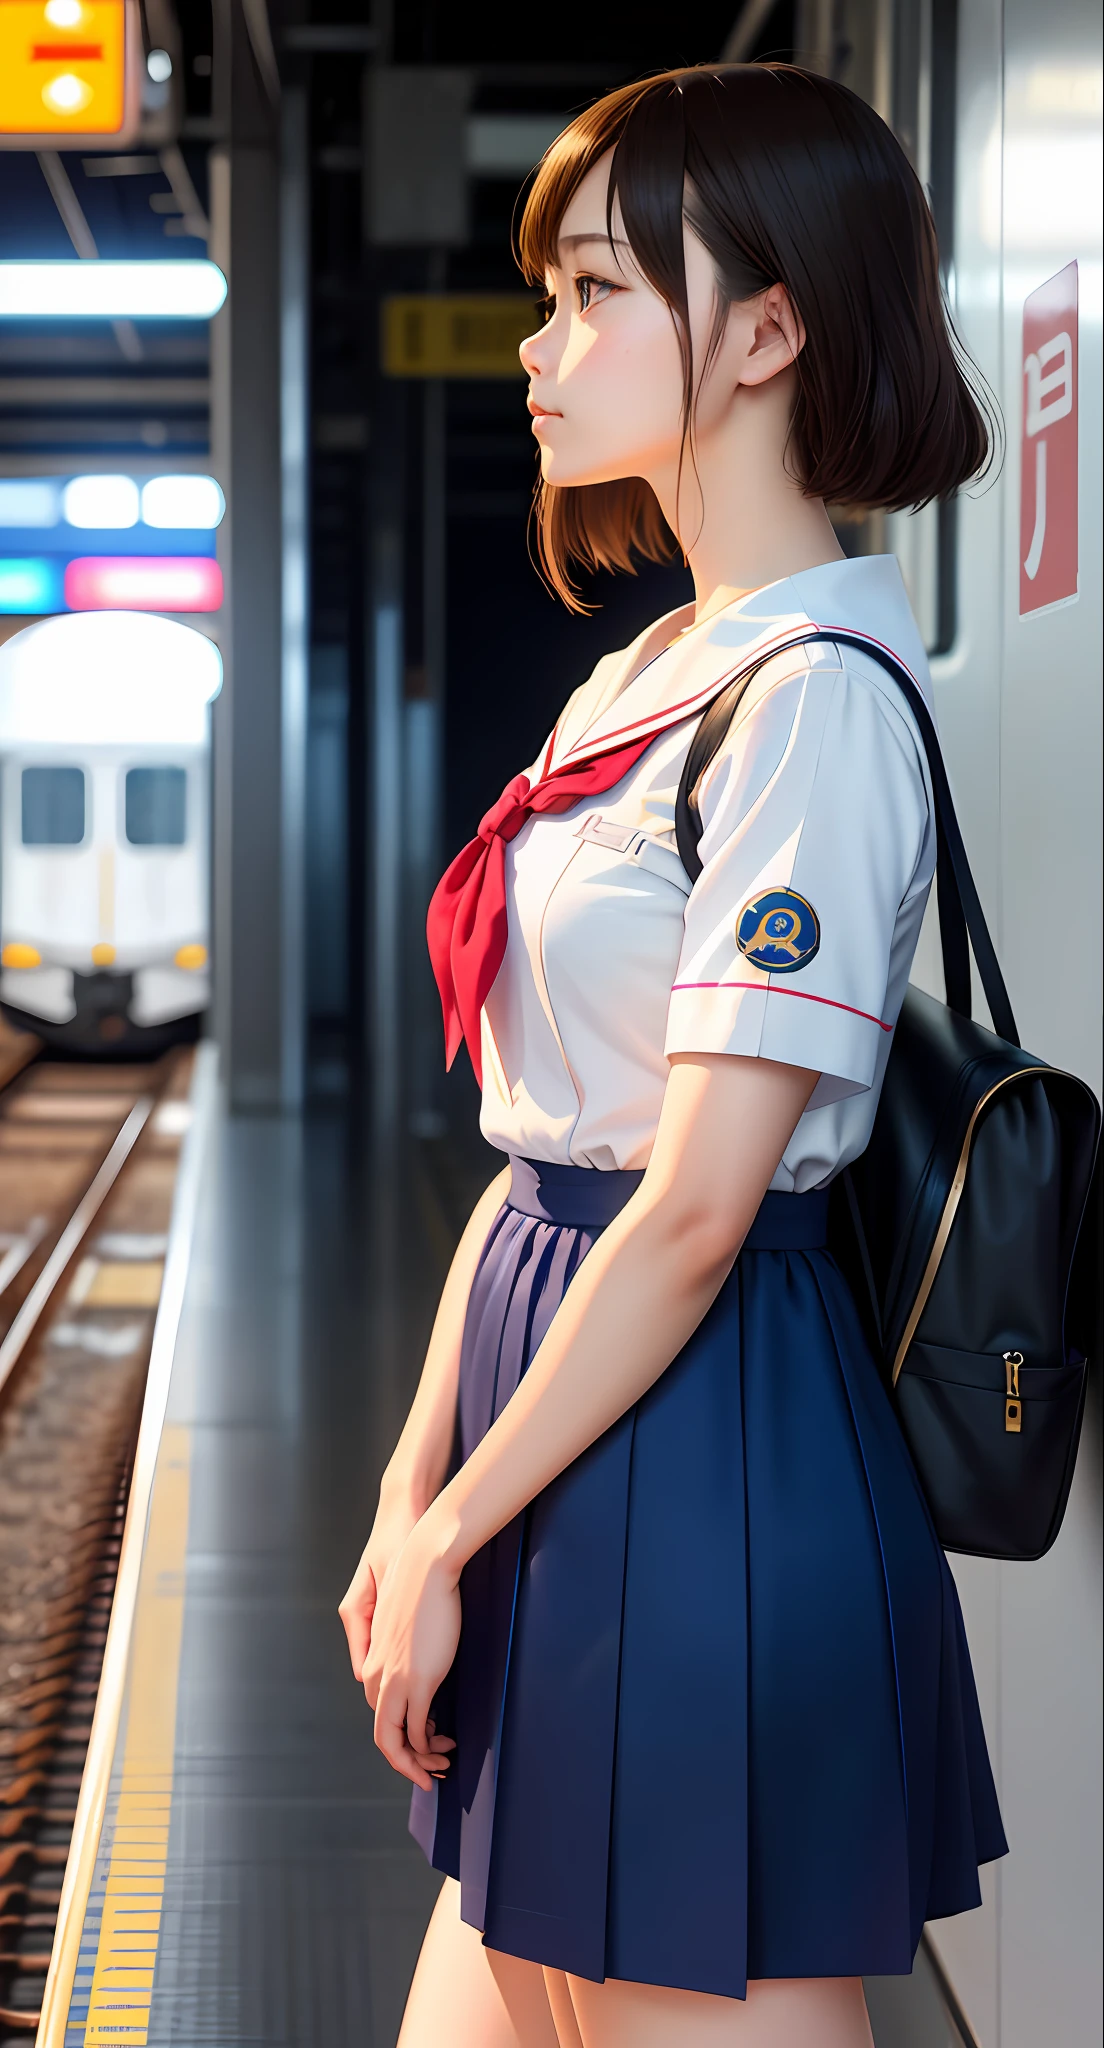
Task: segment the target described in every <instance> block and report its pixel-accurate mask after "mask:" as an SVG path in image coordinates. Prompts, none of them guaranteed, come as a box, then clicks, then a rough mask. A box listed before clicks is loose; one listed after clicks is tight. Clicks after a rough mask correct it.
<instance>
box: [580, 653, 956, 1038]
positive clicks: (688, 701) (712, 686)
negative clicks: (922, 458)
mask: <svg viewBox="0 0 1104 2048" xmlns="http://www.w3.org/2000/svg"><path fill="white" fill-rule="evenodd" d="M831 631H832V628H831V626H818V625H817V624H816V622H815V620H812V619H810V621H809V628H808V631H807V632H804V633H801V634H799V635H797V636H796V637H795V636H794V635H791V634H790V633H779V634H776V635H775V638H774V640H773V641H771V640H765V641H764V642H763V643H762V645H761V646H759V647H756V648H754V649H751V648H748V649H747V650H746V651H745V660H742V661H737V662H735V663H734V664H733V666H732V667H731V668H730V669H729V670H728V671H727V673H726V674H725V675H722V676H721V678H720V680H719V681H716V680H714V681H713V682H710V683H707V684H703V686H702V688H701V689H700V690H695V691H694V694H693V696H691V697H684V698H682V700H681V702H680V703H678V704H672V705H668V706H665V707H664V708H663V709H662V710H661V711H652V712H650V713H649V714H648V715H647V716H646V717H643V718H633V719H630V720H629V723H628V724H627V725H619V726H615V727H614V729H613V731H612V732H607V733H603V735H602V738H601V740H600V741H599V742H598V745H597V746H596V747H595V748H594V756H595V759H597V758H598V757H599V756H600V755H601V754H603V753H607V752H608V751H609V750H610V747H611V745H612V744H613V743H614V742H616V741H617V740H619V739H621V738H623V737H624V735H625V734H626V733H631V732H634V731H635V730H636V728H637V727H638V726H648V725H651V724H653V723H655V724H656V736H657V738H658V736H659V734H660V733H661V732H664V731H666V729H667V727H668V726H669V725H677V724H678V722H679V719H680V718H684V717H689V715H690V712H691V711H692V710H693V709H694V707H695V705H696V704H697V703H698V702H699V701H700V699H701V698H703V697H713V696H715V695H716V693H717V692H718V690H723V688H724V686H725V683H726V682H728V681H729V680H730V679H731V678H732V677H733V676H736V675H739V673H740V670H741V669H742V668H743V667H744V666H745V661H746V659H750V660H752V661H758V660H759V659H760V657H763V658H765V657H766V656H767V655H769V654H770V652H771V650H772V648H774V647H779V648H787V649H792V651H793V652H794V653H795V654H796V652H797V650H798V648H799V647H804V646H805V645H806V643H807V642H808V640H810V639H811V637H812V635H813V634H814V633H830V632H831ZM838 631H839V632H841V633H848V632H850V631H851V628H850V627H849V626H840V627H839V628H838ZM855 637H856V639H862V640H869V642H870V645H871V646H872V647H880V648H881V649H882V651H883V653H884V654H890V655H892V656H893V659H894V661H901V657H900V655H899V654H897V653H896V652H895V650H894V649H893V648H892V647H890V646H888V645H887V644H886V642H885V641H884V640H878V639H876V638H875V636H874V634H873V633H861V634H856V635H855ZM670 644H671V646H674V645H676V644H677V643H676V642H674V641H672V642H671V643H670ZM820 644H823V643H820ZM661 652H662V653H664V654H666V653H667V652H668V649H667V648H663V649H662V650H661ZM659 658H660V656H659V655H653V656H652V661H658V660H659ZM651 666H652V662H646V663H645V667H644V668H642V669H641V670H640V675H641V676H642V675H643V674H644V673H645V670H646V669H649V668H651ZM901 667H902V668H903V669H905V670H906V671H907V673H908V674H909V675H910V676H912V670H911V669H910V668H909V666H908V663H907V662H905V661H901ZM639 680H640V676H634V677H633V681H632V683H630V684H629V685H628V688H629V689H630V690H631V689H632V687H633V684H635V683H636V682H638V681H639ZM912 680H913V682H916V677H915V676H912ZM917 687H918V688H919V685H917ZM656 721H658V723H656ZM580 749H586V734H585V733H584V734H583V736H582V738H581V739H578V740H576V741H575V743H574V745H573V746H570V747H569V748H568V750H567V752H566V754H565V755H564V762H565V763H566V762H568V761H570V759H571V757H572V755H573V754H574V753H576V752H578V751H579V750H580ZM860 1014H862V1013H861V1012H860Z"/></svg>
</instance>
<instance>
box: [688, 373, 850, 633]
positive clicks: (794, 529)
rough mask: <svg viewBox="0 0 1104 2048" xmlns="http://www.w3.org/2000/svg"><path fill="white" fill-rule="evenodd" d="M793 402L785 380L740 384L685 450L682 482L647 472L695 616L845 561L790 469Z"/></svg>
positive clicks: (823, 515) (816, 503) (820, 511)
mask: <svg viewBox="0 0 1104 2048" xmlns="http://www.w3.org/2000/svg"><path fill="white" fill-rule="evenodd" d="M775 387H777V388H775ZM792 406H793V392H792V389H791V388H790V379H789V378H788V377H781V376H780V377H775V378H772V379H771V382H770V383H769V384H767V385H761V386H759V387H757V388H755V389H747V388H745V387H740V389H739V390H738V391H737V393H736V397H735V401H734V403H733V404H732V406H731V407H730V409H729V411H728V413H727V415H726V417H725V419H724V421H723V422H722V423H721V424H720V425H719V426H717V427H716V428H715V429H714V430H713V431H711V432H708V433H706V434H703V435H701V436H699V437H698V439H697V440H696V444H695V447H694V451H693V458H694V459H693V461H691V460H690V455H689V450H688V451H687V457H686V460H685V461H684V463H683V473H682V480H681V489H680V488H679V480H678V475H677V470H672V471H670V472H668V473H664V474H661V475H656V476H652V477H649V478H648V482H649V483H650V484H651V485H652V488H653V490H654V491H655V494H656V496H657V498H658V499H659V502H660V505H661V506H662V509H663V514H664V517H665V519H666V520H667V522H668V524H669V525H670V526H671V528H672V530H673V531H674V532H675V533H677V534H679V536H680V538H681V539H682V543H683V546H684V548H685V550H686V555H687V559H688V561H689V563H690V569H691V573H692V575H693V578H694V593H695V600H696V602H695V618H696V619H703V618H706V617H708V616H709V615H711V614H712V613H713V612H716V611H720V610H721V609H722V608H723V607H724V606H725V605H726V604H733V603H734V602H735V601H736V599H737V598H740V597H746V596H747V594H748V592H749V591H752V590H761V589H762V588H763V587H764V585H765V584H768V583H777V582H780V581H781V580H782V578H784V577H786V576H796V575H797V574H799V572H800V571H801V570H802V569H815V568H817V567H818V566H819V565H820V564H821V563H822V562H838V561H842V560H843V549H842V548H841V547H840V544H839V542H838V540H837V539H836V536H835V532H834V531H833V528H832V523H831V520H830V519H829V517H828V514H827V512H826V511H825V509H824V505H823V503H822V502H821V500H820V499H819V498H807V497H806V496H805V495H804V493H803V491H802V489H801V486H800V485H799V484H797V483H795V482H794V480H793V478H792V477H791V476H789V475H788V474H787V470H786V464H785V452H786V440H787V436H788V432H789V422H790V417H791V412H792Z"/></svg>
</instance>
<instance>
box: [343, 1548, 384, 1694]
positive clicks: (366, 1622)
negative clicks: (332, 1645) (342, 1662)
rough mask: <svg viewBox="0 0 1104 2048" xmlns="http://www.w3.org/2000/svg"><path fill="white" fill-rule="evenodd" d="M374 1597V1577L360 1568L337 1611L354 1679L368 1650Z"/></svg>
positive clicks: (373, 1612)
mask: <svg viewBox="0 0 1104 2048" xmlns="http://www.w3.org/2000/svg"><path fill="white" fill-rule="evenodd" d="M362 1572H363V1577H362V1575H361V1574H362ZM358 1580H360V1583H359V1585H358V1583H357V1581H358ZM376 1597H377V1595H376V1579H375V1574H374V1572H373V1571H372V1569H371V1567H370V1566H368V1567H363V1566H362V1568H361V1571H358V1573H357V1576H356V1578H355V1579H354V1580H353V1583H352V1585H351V1586H350V1587H349V1590H348V1592H347V1593H346V1595H345V1598H344V1600H343V1601H342V1602H341V1605H340V1607H339V1608H338V1610H337V1611H338V1614H339V1615H340V1617H341V1624H342V1627H343V1628H344V1630H345V1640H346V1642H347V1643H348V1645H349V1662H350V1664H351V1665H352V1667H353V1677H354V1678H357V1679H359V1678H360V1676H361V1672H362V1671H363V1668H364V1661H365V1659H366V1657H367V1655H368V1651H369V1649H370V1647H371V1642H372V1617H373V1615H374V1614H375V1611H376Z"/></svg>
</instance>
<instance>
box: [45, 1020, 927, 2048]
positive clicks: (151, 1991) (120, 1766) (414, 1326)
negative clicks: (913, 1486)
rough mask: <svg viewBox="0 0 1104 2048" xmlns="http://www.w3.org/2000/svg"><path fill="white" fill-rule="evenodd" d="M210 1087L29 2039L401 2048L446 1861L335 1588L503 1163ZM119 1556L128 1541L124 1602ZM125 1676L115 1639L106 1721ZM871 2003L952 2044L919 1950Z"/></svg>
mask: <svg viewBox="0 0 1104 2048" xmlns="http://www.w3.org/2000/svg"><path fill="white" fill-rule="evenodd" d="M192 1103H193V1122H192V1127H191V1129H190V1131H189V1133H188V1137H187V1140H186V1146H185V1153H184V1158H183V1161H182V1164H181V1167H180V1172H179V1176H178V1182H177V1189H176V1197H175V1208H174V1216H173V1224H172V1230H171V1232H170V1243H169V1249H168V1256H167V1261H166V1269H165V1285H164V1288H163V1292H162V1308H161V1311H160V1312H159V1332H160V1336H161V1339H162V1340H163V1342H162V1344H161V1348H160V1350H159V1343H158V1338H157V1337H155V1340H154V1350H153V1356H152V1358H151V1365H150V1375H149V1389H148V1393H147V1410H146V1421H145V1424H144V1428H146V1429H147V1436H146V1440H145V1442H144V1443H143V1442H142V1441H140V1443H139V1449H138V1454H137V1460H136V1465H135V1473H134V1480H133V1486H132V1492H133V1494H134V1495H135V1496H138V1495H140V1493H141V1489H142V1487H143V1485H144V1483H145V1482H144V1477H143V1472H144V1466H143V1460H144V1459H147V1460H149V1461H150V1463H149V1469H150V1472H151V1473H152V1484H151V1486H150V1488H149V1496H150V1497H149V1507H148V1516H147V1518H146V1522H145V1526H144V1530H139V1531H138V1532H137V1535H136V1538H135V1541H136V1543H137V1545H138V1548H139V1550H140V1556H138V1557H137V1558H136V1560H135V1570H136V1572H137V1578H136V1584H135V1591H134V1599H133V1605H132V1619H131V1624H130V1627H129V1631H128V1638H127V1642H126V1643H125V1645H123V1649H124V1650H125V1660H124V1663H125V1668H124V1664H118V1663H117V1673H118V1675H119V1677H120V1680H121V1697H120V1700H119V1701H118V1702H117V1723H118V1726H117V1734H116V1735H115V1737H114V1739H113V1741H112V1744H111V1751H110V1755H109V1756H107V1757H106V1758H103V1759H101V1760H100V1763H99V1765H98V1764H97V1738H96V1734H95V1732H94V1733H93V1740H92V1745H91V1748H90V1751H89V1762H88V1765H87V1767H86V1771H85V1782H84V1786H83V1788H82V1795H81V1797H82V1805H83V1806H85V1807H86V1809H87V1813H86V1818H87V1819H89V1824H90V1826H91V1832H92V1833H93V1834H94V1840H93V1839H89V1840H88V1841H87V1843H86V1844H85V1850H84V1868H85V1874H86V1883H85V1887H84V1892H83V1893H81V1891H80V1889H79V1885H78V1884H77V1880H78V1878H79V1873H80V1866H81V1859H82V1848H81V1833H82V1830H81V1825H80V1822H79V1821H78V1827H77V1830H76V1834H75V1837H74V1849H73V1852H72V1854H71V1856H70V1869H69V1873H68V1874H67V1879H66V1884H67V1888H69V1887H71V1886H76V1887H77V1888H76V1889H72V1890H70V1892H69V1899H68V1905H69V1914H68V1920H69V1922H70V1923H71V1924H70V1925H69V1927H68V1931H67V1913H66V1903H65V1900H64V1899H63V1907H62V1916H61V1923H60V1926H59V1939H58V1943H57V1946H56V1950H55V1962H54V1971H53V1983H52V1985H51V1988H50V1992H49V1994H48V1996H47V2000H46V2007H45V2010H44V2017H43V2031H42V2033H41V2034H40V2037H39V2038H40V2040H42V2041H43V2042H44V2044H45V2048H52V2044H55V2043H56V2044H58V2048H62V2044H64V2048H107V2044H109V2043H110V2044H112V2048H118V2044H119V2043H133V2044H136V2048H142V2044H145V2043H147V2042H148V2043H149V2044H151V2048H169V2044H173V2048H232V2044H233V2048H237V2044H239V2043H241V2044H245V2043H249V2044H258V2048H260V2044H263V2048H394V2044H395V2041H396V2039H397V2034H398V2029H399V2024H400V2020H401V2015H402V2008H403V2004H404V2001H405V1997H406V1992H407V1988H408V1985H409V1980H410V1976H411V1973H412V1970H413V1967H414V1962H415V1959H416V1956H417V1951H418V1947H419V1943H420V1941H421V1937H422V1933H423V1930H424V1927H425V1924H426V1921H427V1919H428V1916H429V1913H430V1910H431V1908H432V1904H433V1900H434V1898H435V1896H436V1891H437V1886H438V1882H439V1880H438V1879H437V1878H436V1876H435V1875H434V1873H433V1872H432V1871H430V1870H429V1869H428V1868H427V1866H426V1864H425V1863H424V1861H423V1859H422V1856H421V1853H420V1851H419V1850H418V1849H417V1848H416V1847H415V1845H414V1843H413V1842H412V1841H411V1839H410V1837H409V1835H408V1833H407V1829H406V1813H407V1794H406V1790H405V1787H404V1785H403V1784H402V1783H401V1782H400V1781H399V1780H398V1779H397V1778H396V1777H395V1776H394V1775H393V1774H392V1773H391V1772H390V1771H389V1769H388V1768H387V1766H386V1765H385V1764H384V1763H383V1762H382V1760H381V1758H380V1757H379V1756H378V1754H377V1752H376V1750H375V1748H374V1746H373V1743H372V1734H371V1719H370V1715H369V1713H368V1710H367V1708H366V1706H365V1704H364V1700H363V1697H362V1695H361V1693H360V1691H359V1689H358V1687H357V1686H356V1684H355V1683H354V1681H353V1679H352V1677H351V1675H350V1672H349V1668H348V1662H347V1658H346V1651H345V1644H344V1638H343V1635H342V1631H341V1627H340V1624H339V1621H338V1618H337V1613H336V1606H337V1601H338V1599H339V1598H340V1595H341V1593H342V1591H343V1590H344V1587H345V1585H346V1583H347V1580H348V1577H349V1575H350V1572H351V1569H352V1566H353V1564H354V1563H355V1561H356V1558H357V1556H358V1554H359V1551H360V1549H361V1546H362V1544H363V1541H364V1538H365V1536H366V1534H367V1531H368V1528H369V1525H370V1522H371V1518H372V1512H373V1508H374V1503H375V1497H376V1489H377V1484H378V1478H379V1473H380V1470H381V1468H382V1466H383V1463H384V1462H385V1459H386V1457H387V1455H388V1453H389V1451H390V1448H391V1445H392V1443H393V1441H394V1438H395V1436H396V1434H397V1431H398V1429H399V1427H400V1424H401V1420H402V1417H403V1414H404V1413H405V1409H406V1406H407V1404H408V1401H409V1398H410V1394H411V1391H412V1388H413V1384H414V1381H415V1378H416V1375H417V1372H418V1370H419V1366H420V1360H421V1355H422V1350H423V1348H424V1343H425V1339H426V1337H427V1335H428V1329H429V1324H430V1322H431V1319H432V1314H433V1309H434V1306H435V1300H436V1294H437V1290H438V1287H439V1285H440V1282H441V1279H442V1278H443V1274H444V1271H445V1267H446V1265H447V1260H448V1257H449V1255H450V1252H451V1246H452V1243H453V1242H454V1240H455V1237H456V1235H458V1233H459V1229H460V1227H461V1224H462V1221H463V1218H464V1216H465V1215H466V1213H467V1210H468V1208H470V1204H471V1201H472V1200H474V1198H475V1195H476V1193H477V1192H478V1190H479V1187H480V1186H481V1185H482V1184H483V1182H484V1181H485V1180H486V1178H488V1177H489V1175H490V1173H491V1172H493V1171H494V1170H495V1166H496V1157H495V1155H494V1154H492V1153H491V1152H490V1151H486V1152H484V1153H483V1154H482V1156H481V1155H480V1152H479V1151H478V1150H475V1151H469V1153H468V1154H467V1155H466V1156H465V1158H464V1159H463V1160H462V1161H460V1160H458V1158H457V1156H456V1153H455V1151H450V1150H449V1149H448V1148H447V1147H445V1146H443V1145H437V1146H428V1147H427V1146H422V1147H415V1148H413V1149H412V1151H411V1153H410V1155H409V1158H408V1161H407V1167H406V1172H405V1182H406V1184H405V1186H404V1187H402V1188H401V1189H400V1188H399V1187H398V1185H397V1181H396V1178H395V1176H394V1175H391V1174H383V1173H381V1172H380V1171H379V1169H378V1168H374V1167H373V1163H372V1160H371V1157H370V1155H369V1153H368V1150H367V1148H366V1145H365V1143H364V1142H363V1140H362V1138H361V1136H360V1134H359V1131H358V1129H357V1128H356V1126H355V1124H354V1123H353V1122H352V1121H350V1120H349V1119H348V1118H347V1117H345V1116H344V1115H341V1114H337V1113H327V1114H320V1115H316V1116H312V1117H308V1118H307V1119H305V1120H300V1119H293V1118H287V1119H281V1118H262V1117H233V1116H228V1115H227V1114H226V1113H225V1110H224V1108H223V1107H222V1105H221V1102H220V1096H219V1087H218V1081H217V1073H216V1063H215V1057H214V1053H213V1050H211V1049H209V1048H205V1049H204V1050H203V1052H201V1054H200V1057H199V1060H198V1062H197V1066H196V1073H195V1079H194V1082H193V1092H192ZM154 1432H155V1433H156V1442H153V1441H152V1436H153V1433H154ZM139 1506H140V1502H139ZM135 1512H138V1509H137V1508H136V1509H135ZM127 1570H128V1566H127V1558H126V1553H125V1545H124V1557H123V1561H122V1564H121V1567H120V1574H119V1581H118V1590H117V1593H116V1606H117V1607H118V1606H119V1605H120V1602H122V1603H123V1605H124V1606H125V1602H126V1598H127V1583H128V1582H127ZM120 1626H122V1622H120ZM112 1682H113V1680H112V1658H111V1650H110V1645H109V1651H108V1657H107V1659H106V1661H105V1667H104V1680H103V1683H102V1685H101V1702H100V1711H101V1712H104V1713H106V1712H107V1704H105V1695H106V1694H107V1693H109V1692H110V1688H111V1685H112ZM107 1725H108V1724H107V1722H106V1721H105V1723H104V1726H105V1727H107ZM99 1746H100V1748H101V1749H102V1747H103V1740H102V1739H101V1741H100V1745H99ZM97 1769H99V1770H100V1772H101V1776H102V1778H103V1784H102V1799H101V1804H102V1808H103V1812H102V1821H100V1819H99V1818H98V1815H97V1814H96V1812H95V1811H94V1809H93V1806H92V1805H91V1804H90V1802H92V1801H93V1799H94V1793H95V1785H94V1780H95V1778H96V1774H97ZM86 1832H87V1830H86ZM870 1998H871V2010H872V2014H873V2016H874V2022H875V2031H876V2040H877V2048H960V2043H961V2039H962V2037H961V2036H960V2035H959V2034H958V2033H956V2032H955V2031H954V2030H953V2029H952V2026H951V2024H950V2021H949V2019H948V2016H947V2013H946V2010H945V2008H944V2007H943V2005H942V2003H941V2001H940V1999H939V1997H938V1993H937V1989H936V1986H935V1984H934V1981H933V1980H931V1978H930V1972H929V1971H928V1970H927V1968H926V1966H925V1965H924V1964H923V1963H922V1965H921V1969H920V1971H919V1972H918V1974H917V1975H916V1977H914V1979H913V1980H912V1981H911V1983H909V1982H900V1981H898V1982H885V1983H882V1984H880V1985H872V1986H871V1987H870ZM62 2007H64V2016H63V2014H62ZM441 2048H448V2044H447V2043H444V2042H442V2044H441Z"/></svg>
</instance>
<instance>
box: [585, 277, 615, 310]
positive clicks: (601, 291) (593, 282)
mask: <svg viewBox="0 0 1104 2048" xmlns="http://www.w3.org/2000/svg"><path fill="white" fill-rule="evenodd" d="M575 289H576V291H577V292H578V294H579V311H580V313H587V312H589V311H590V308H591V306H600V305H601V304H602V301H603V300H604V299H607V298H608V297H609V295H610V293H611V292H613V291H616V289H617V287H616V285H612V284H609V283H608V282H607V280H606V279H605V278H603V277H591V276H590V274H589V272H584V273H583V275H582V276H581V277H577V278H576V279H575Z"/></svg>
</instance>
